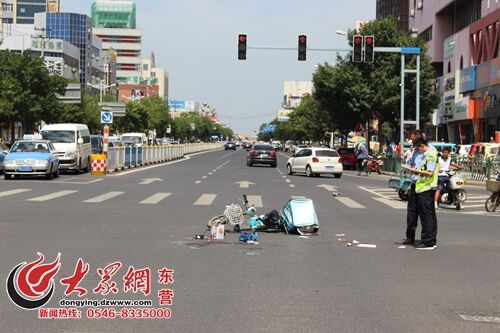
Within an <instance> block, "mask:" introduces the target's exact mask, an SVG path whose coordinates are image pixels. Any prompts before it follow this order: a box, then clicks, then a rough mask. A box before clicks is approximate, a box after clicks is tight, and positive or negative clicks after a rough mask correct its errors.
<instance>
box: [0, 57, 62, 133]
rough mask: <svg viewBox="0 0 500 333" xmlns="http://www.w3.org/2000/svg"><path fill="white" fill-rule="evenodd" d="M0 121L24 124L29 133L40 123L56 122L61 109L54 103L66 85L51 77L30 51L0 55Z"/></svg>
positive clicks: (11, 125)
mask: <svg viewBox="0 0 500 333" xmlns="http://www.w3.org/2000/svg"><path fill="white" fill-rule="evenodd" d="M0 73H2V74H1V75H0V121H1V122H5V123H9V124H10V127H11V130H13V125H14V123H15V122H21V123H22V124H23V130H24V131H25V132H32V131H33V130H34V129H35V128H36V125H37V124H39V123H40V121H42V120H44V121H46V122H54V121H57V119H59V118H60V117H61V114H62V113H63V112H64V106H63V105H62V103H60V102H59V100H58V99H57V94H59V95H63V94H64V93H65V91H66V85H67V82H66V80H65V79H64V78H62V77H60V76H57V75H50V74H49V72H48V70H47V69H46V68H45V66H44V64H43V61H42V59H41V58H40V57H38V56H36V55H33V54H32V53H31V52H30V51H25V52H23V53H21V54H17V53H13V52H10V51H0Z"/></svg>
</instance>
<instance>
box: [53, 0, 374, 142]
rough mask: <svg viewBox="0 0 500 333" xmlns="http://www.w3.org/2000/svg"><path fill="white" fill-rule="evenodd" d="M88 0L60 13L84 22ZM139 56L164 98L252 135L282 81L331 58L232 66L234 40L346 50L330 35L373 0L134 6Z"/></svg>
mask: <svg viewBox="0 0 500 333" xmlns="http://www.w3.org/2000/svg"><path fill="white" fill-rule="evenodd" d="M92 2H93V0H78V1H77V0H61V3H62V11H64V12H77V13H83V14H88V15H90V7H91V4H92ZM136 3H137V25H138V27H139V28H140V29H142V30H143V35H144V36H143V57H149V56H150V55H151V52H154V53H155V55H156V65H157V66H158V67H162V68H165V69H166V70H167V71H168V72H169V76H170V84H169V85H170V89H169V95H170V96H169V97H170V99H178V100H192V101H197V102H200V103H204V102H206V103H208V104H209V105H211V106H212V107H215V108H216V111H217V113H218V115H219V117H220V118H221V121H222V122H224V123H226V124H228V125H230V126H231V128H232V129H233V130H235V132H236V133H246V134H251V133H253V131H255V130H257V129H258V128H259V126H260V125H261V124H262V123H265V122H268V121H271V120H273V119H274V117H275V116H276V114H277V112H278V109H279V108H280V107H281V103H282V101H283V82H284V81H310V80H311V79H312V74H313V72H314V66H315V65H316V64H318V63H325V62H332V61H333V59H334V58H335V56H336V54H335V53H333V52H312V51H309V52H308V53H307V61H298V60H297V51H276V50H272V51H271V50H248V51H247V60H246V61H241V60H238V59H237V40H238V34H240V33H245V34H247V35H248V46H275V47H280V46H281V47H297V36H298V35H300V34H305V35H307V38H308V41H307V42H308V47H309V48H340V49H345V48H346V47H348V45H347V40H346V37H343V36H339V35H337V34H336V33H335V31H336V30H343V31H347V30H348V29H350V28H354V27H355V24H356V21H359V20H363V21H364V20H371V19H374V18H375V4H376V1H375V0H346V1H341V0H301V1H299V0H142V1H141V0H137V1H136Z"/></svg>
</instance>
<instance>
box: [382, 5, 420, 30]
mask: <svg viewBox="0 0 500 333" xmlns="http://www.w3.org/2000/svg"><path fill="white" fill-rule="evenodd" d="M408 1H409V0H377V18H378V19H379V18H384V17H394V18H395V19H396V22H397V23H398V28H399V29H400V30H401V31H403V32H407V31H408V15H409V14H410V13H409V11H408V5H409V2H408ZM428 1H429V0H428Z"/></svg>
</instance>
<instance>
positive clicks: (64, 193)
mask: <svg viewBox="0 0 500 333" xmlns="http://www.w3.org/2000/svg"><path fill="white" fill-rule="evenodd" d="M76 192H78V191H59V192H54V193H51V194H47V195H42V196H40V197H36V198H31V199H28V200H26V201H34V202H45V201H49V200H53V199H57V198H61V197H65V196H67V195H70V194H73V193H76Z"/></svg>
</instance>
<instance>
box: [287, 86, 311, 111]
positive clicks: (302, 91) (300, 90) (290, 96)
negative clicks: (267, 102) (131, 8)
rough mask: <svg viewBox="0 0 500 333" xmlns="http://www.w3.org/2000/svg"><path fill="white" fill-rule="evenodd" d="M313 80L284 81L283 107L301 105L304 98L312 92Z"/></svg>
mask: <svg viewBox="0 0 500 333" xmlns="http://www.w3.org/2000/svg"><path fill="white" fill-rule="evenodd" d="M313 87H314V84H313V83H312V82H311V81H285V82H284V83H283V95H284V96H283V105H282V106H283V108H285V109H291V108H293V107H296V106H298V105H300V103H301V101H302V98H303V97H305V96H310V95H311V94H312V90H313Z"/></svg>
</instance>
